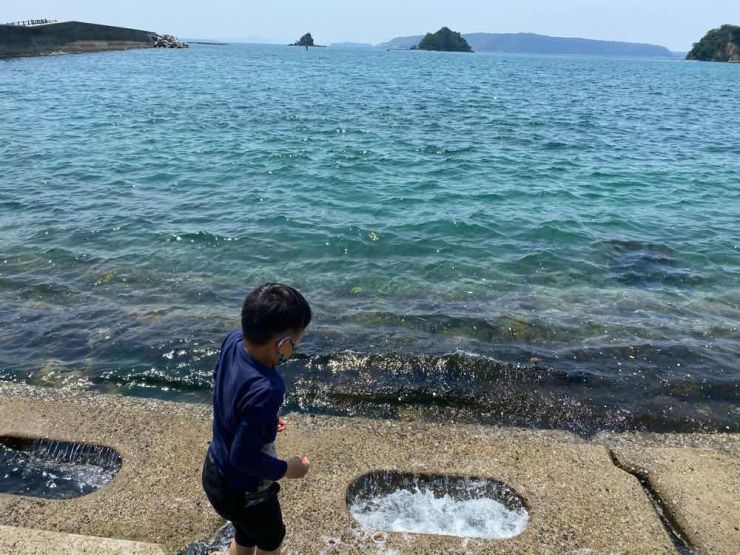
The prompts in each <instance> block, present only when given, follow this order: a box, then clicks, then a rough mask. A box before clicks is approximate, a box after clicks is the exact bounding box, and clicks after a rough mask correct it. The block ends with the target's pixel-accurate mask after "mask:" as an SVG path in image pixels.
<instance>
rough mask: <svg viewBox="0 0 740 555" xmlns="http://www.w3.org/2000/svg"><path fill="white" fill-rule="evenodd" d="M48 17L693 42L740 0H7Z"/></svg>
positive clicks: (9, 13)
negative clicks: (531, 33) (445, 27)
mask: <svg viewBox="0 0 740 555" xmlns="http://www.w3.org/2000/svg"><path fill="white" fill-rule="evenodd" d="M42 17H48V18H52V19H77V20H82V21H92V22H96V23H108V24H113V25H122V26H128V27H136V28H141V29H147V30H151V31H158V32H167V33H173V34H176V35H179V36H181V37H197V38H213V39H227V40H238V39H242V40H244V39H248V40H255V39H263V40H268V41H277V42H289V41H292V40H295V39H297V38H298V37H300V35H302V34H303V33H304V32H306V31H311V32H312V33H313V35H314V38H315V39H316V40H317V42H320V43H322V44H328V43H331V42H339V41H357V42H372V43H377V42H382V41H385V40H387V39H390V38H392V37H394V36H399V35H414V34H422V33H424V32H426V31H435V30H437V29H438V28H439V27H441V26H442V25H447V26H449V27H451V28H453V29H455V30H459V31H462V32H474V31H488V32H498V33H509V32H519V31H527V32H534V33H542V34H547V35H555V36H578V37H585V38H596V39H606V40H624V41H631V42H648V43H653V44H660V45H663V46H667V47H668V48H670V49H672V50H688V49H689V48H690V47H691V44H692V43H693V42H695V41H697V40H698V39H699V38H701V36H702V35H703V34H704V33H705V32H706V31H707V30H709V29H710V28H713V27H717V26H719V25H721V24H722V23H735V24H740V0H707V1H705V2H700V1H697V0H612V1H610V0H448V1H441V0H260V1H256V0H2V2H0V21H12V20H19V19H29V18H42Z"/></svg>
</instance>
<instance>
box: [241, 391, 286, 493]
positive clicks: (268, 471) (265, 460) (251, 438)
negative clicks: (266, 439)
mask: <svg viewBox="0 0 740 555" xmlns="http://www.w3.org/2000/svg"><path fill="white" fill-rule="evenodd" d="M272 405H273V402H272V395H271V393H270V391H269V390H264V391H261V392H259V393H258V394H257V395H255V396H253V397H251V398H250V399H249V401H248V402H247V403H246V405H245V406H244V407H242V410H241V422H240V423H239V428H238V429H237V432H236V437H235V438H234V442H233V443H232V444H231V451H230V452H229V463H231V465H232V466H233V467H234V468H237V469H239V471H241V472H242V473H244V474H248V475H249V476H255V477H257V478H260V479H263V480H273V481H275V480H280V479H281V478H282V477H283V476H285V473H286V472H287V470H288V463H287V462H286V461H283V460H280V459H278V458H275V457H273V456H271V455H268V454H267V453H265V452H263V451H262V448H263V447H264V445H263V442H262V436H263V431H264V429H265V427H266V426H268V425H270V422H271V420H273V419H274V418H275V413H276V412H277V407H274V406H272Z"/></svg>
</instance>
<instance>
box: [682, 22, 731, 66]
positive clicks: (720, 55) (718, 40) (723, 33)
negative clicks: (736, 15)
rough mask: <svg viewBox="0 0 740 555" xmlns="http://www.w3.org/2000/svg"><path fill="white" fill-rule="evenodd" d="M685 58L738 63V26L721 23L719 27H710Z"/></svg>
mask: <svg viewBox="0 0 740 555" xmlns="http://www.w3.org/2000/svg"><path fill="white" fill-rule="evenodd" d="M686 59H687V60H699V61H702V62H733V63H740V27H738V26H737V25H722V27H720V28H719V29H712V30H711V31H709V32H708V33H707V34H706V35H704V38H702V39H701V40H700V41H699V42H697V43H695V44H694V48H692V49H691V52H689V53H688V54H687V55H686Z"/></svg>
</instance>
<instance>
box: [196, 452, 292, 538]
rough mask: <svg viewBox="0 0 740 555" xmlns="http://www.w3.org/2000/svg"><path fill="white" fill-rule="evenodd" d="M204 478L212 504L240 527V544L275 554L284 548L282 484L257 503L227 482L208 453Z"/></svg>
mask: <svg viewBox="0 0 740 555" xmlns="http://www.w3.org/2000/svg"><path fill="white" fill-rule="evenodd" d="M202 479H203V489H204V490H205V492H206V495H207V496H208V501H210V502H211V505H213V508H214V509H215V510H216V512H217V513H218V514H219V515H221V516H222V517H223V518H225V519H226V520H230V521H231V523H232V524H233V525H234V528H236V536H235V538H234V539H235V540H236V543H238V544H239V545H241V546H244V547H254V546H257V547H258V548H260V549H261V550H262V551H275V550H276V549H277V548H278V547H280V545H281V544H282V543H283V539H284V538H285V525H284V524H283V513H282V511H281V510H280V502H279V501H278V492H279V491H280V485H279V484H278V483H274V484H273V485H272V487H271V488H270V489H269V490H268V491H267V492H265V493H264V494H263V495H260V497H259V499H257V500H255V498H254V496H249V495H246V496H245V494H244V493H241V492H239V491H236V490H234V489H233V488H232V487H231V486H230V485H229V484H228V483H227V482H226V481H225V480H224V479H223V477H222V476H221V473H220V472H219V470H218V468H217V467H216V463H215V462H213V459H212V458H211V456H210V454H206V460H205V462H204V463H203V477H202Z"/></svg>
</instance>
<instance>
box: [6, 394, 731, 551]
mask: <svg viewBox="0 0 740 555" xmlns="http://www.w3.org/2000/svg"><path fill="white" fill-rule="evenodd" d="M286 418H287V419H288V421H289V427H288V430H287V431H286V432H285V433H283V434H280V436H279V441H278V451H279V453H280V454H281V455H282V456H291V455H297V454H301V455H302V454H306V455H308V456H309V457H310V458H311V461H312V467H311V472H310V474H309V476H308V478H307V479H305V480H299V481H288V482H285V483H284V488H283V492H282V493H281V503H282V505H283V510H284V514H285V519H286V524H287V527H288V530H289V532H288V537H287V538H286V543H285V546H286V551H285V552H286V553H319V552H321V553H366V552H371V553H377V552H385V551H389V552H392V550H395V551H396V552H398V553H411V554H415V553H418V554H422V553H443V552H444V553H502V554H503V553H522V554H523V553H636V554H637V553H676V552H677V548H676V545H675V543H674V540H673V539H672V538H671V535H670V533H669V531H668V530H667V528H666V526H665V524H664V522H663V521H662V520H661V518H660V517H659V515H658V512H656V509H655V506H654V504H653V502H652V501H651V500H650V498H649V497H648V495H647V494H646V491H645V489H644V487H643V485H642V484H641V482H640V481H639V480H638V478H637V477H635V475H633V474H632V473H631V472H630V470H634V471H635V472H638V473H642V474H641V475H644V476H645V477H646V478H647V480H649V481H650V482H651V484H652V486H653V489H654V490H655V492H657V493H658V494H659V496H660V497H661V501H662V502H663V505H664V507H665V508H666V510H667V511H668V512H669V513H670V514H669V516H670V518H671V521H672V522H674V523H676V524H677V525H678V527H679V528H680V533H681V534H682V535H685V537H686V539H687V541H688V542H689V543H690V545H691V546H692V547H693V548H694V549H696V551H697V552H698V553H712V554H715V553H717V554H722V553H727V554H730V553H736V552H737V546H738V545H740V532H738V523H739V522H740V507H739V506H738V502H739V501H738V500H740V459H739V458H738V455H740V436H738V435H729V434H727V435H725V434H722V435H706V436H705V435H667V436H660V435H639V434H634V435H632V434H601V435H599V436H597V437H595V438H593V439H592V440H590V441H587V440H584V439H582V438H579V437H576V436H574V435H572V434H569V433H566V432H558V431H535V430H521V429H512V428H493V427H484V426H469V425H464V426H463V425H456V424H433V423H423V422H404V421H375V420H368V419H361V418H336V417H326V416H309V415H304V414H291V415H287V417H286ZM0 435H23V436H30V437H48V438H52V439H58V440H65V441H84V442H87V443H97V444H102V445H107V446H110V447H113V448H114V449H116V450H117V451H118V452H119V453H120V454H121V457H122V460H123V464H122V467H121V470H120V472H119V473H118V475H117V476H116V477H115V478H114V479H113V481H112V482H111V483H110V484H108V485H107V486H105V487H103V488H102V489H101V490H99V491H97V492H95V493H92V494H89V495H87V496H84V497H80V498H76V499H69V500H44V499H35V498H27V497H22V496H15V495H7V494H0V525H3V526H5V527H13V529H12V530H11V531H10V532H8V529H7V528H5V529H4V528H0V551H2V548H3V546H5V545H8V541H9V540H7V536H8V534H11V535H13V537H14V538H15V543H14V544H13V545H14V551H13V552H14V553H36V552H39V553H40V552H41V551H34V548H33V546H32V543H33V542H31V540H29V542H28V543H26V544H24V543H23V541H22V537H23V534H21V533H19V532H18V530H17V529H18V528H25V529H29V531H28V536H27V537H28V538H32V537H40V536H35V535H34V534H36V532H35V531H36V530H45V531H49V532H56V533H62V534H78V535H84V536H96V537H98V540H99V538H100V537H105V538H110V539H115V540H124V541H129V542H138V543H139V544H141V545H142V546H143V547H141V549H147V550H151V549H152V547H151V545H152V544H156V545H157V546H159V548H160V549H161V550H163V551H164V552H165V553H177V552H178V551H180V550H182V549H183V548H184V547H185V546H186V545H187V544H188V543H189V542H192V541H199V540H205V539H208V538H209V537H211V536H212V535H213V533H214V532H215V531H216V530H217V529H218V527H219V526H220V525H221V524H222V523H221V521H220V519H219V517H218V516H217V515H216V514H215V513H213V511H212V510H211V508H210V506H209V505H208V502H207V500H206V499H205V496H204V494H203V493H202V491H201V486H200V468H201V464H202V460H203V456H204V453H205V450H206V448H207V444H208V440H209V438H210V407H208V406H203V405H189V404H183V403H171V402H164V401H156V400H148V399H138V398H127V397H120V396H111V395H92V394H88V393H69V392H64V391H60V390H54V389H46V388H38V387H29V386H24V385H16V384H0ZM623 468H627V471H625V470H624V469H623ZM376 470H391V471H400V472H409V473H430V474H450V475H458V476H476V477H487V478H493V479H495V480H499V481H502V482H504V483H506V484H508V485H509V486H511V487H513V488H514V489H515V490H516V491H517V492H518V493H519V494H520V495H521V496H522V498H523V499H524V501H525V504H526V506H527V507H528V509H529V513H530V520H529V526H528V528H527V529H526V530H525V531H524V533H523V534H521V535H519V536H516V537H514V538H511V539H506V540H481V539H462V538H455V537H443V536H435V535H419V534H400V533H388V532H379V531H376V530H368V529H363V528H362V527H360V526H359V524H357V523H356V522H355V521H354V519H353V518H352V516H351V515H350V514H349V511H348V510H347V506H346V493H347V487H348V486H349V484H350V483H352V482H353V481H354V480H355V479H357V478H358V477H360V476H362V475H364V474H366V473H368V472H371V471H376ZM44 537H45V536H44ZM49 537H51V536H49ZM4 538H5V539H4ZM19 538H21V539H19ZM93 540H95V538H93ZM91 541H92V540H91ZM3 542H5V543H3ZM35 545H38V542H36V544H35ZM62 552H64V551H62ZM145 552H148V551H145Z"/></svg>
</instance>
